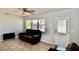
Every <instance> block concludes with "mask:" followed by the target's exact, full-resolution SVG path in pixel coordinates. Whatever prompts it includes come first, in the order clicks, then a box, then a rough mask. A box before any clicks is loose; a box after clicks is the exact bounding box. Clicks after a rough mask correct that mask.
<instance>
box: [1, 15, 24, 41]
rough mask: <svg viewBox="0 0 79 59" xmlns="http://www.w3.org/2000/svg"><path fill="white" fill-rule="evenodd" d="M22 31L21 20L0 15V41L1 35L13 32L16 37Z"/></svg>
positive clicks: (12, 16) (16, 17)
mask: <svg viewBox="0 0 79 59" xmlns="http://www.w3.org/2000/svg"><path fill="white" fill-rule="evenodd" d="M21 31H23V20H22V18H21V17H19V16H14V15H4V14H0V39H1V40H2V34H4V33H11V32H15V34H16V35H17V34H18V33H19V32H21Z"/></svg>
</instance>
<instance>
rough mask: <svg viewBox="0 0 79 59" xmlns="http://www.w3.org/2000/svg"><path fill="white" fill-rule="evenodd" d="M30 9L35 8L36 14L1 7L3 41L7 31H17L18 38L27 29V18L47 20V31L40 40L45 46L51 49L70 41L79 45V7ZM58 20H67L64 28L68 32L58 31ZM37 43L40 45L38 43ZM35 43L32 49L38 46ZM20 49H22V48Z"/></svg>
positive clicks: (0, 26)
mask: <svg viewBox="0 0 79 59" xmlns="http://www.w3.org/2000/svg"><path fill="white" fill-rule="evenodd" d="M26 9H27V8H26ZM28 9H29V10H35V12H34V13H35V14H33V15H29V14H28V15H26V14H25V13H24V12H23V11H22V10H19V8H7V9H6V8H4V9H2V8H1V9H0V41H1V42H3V41H5V40H3V34H6V33H15V37H16V38H18V34H19V33H21V32H25V31H26V21H27V20H42V19H43V20H45V25H44V26H45V29H44V30H45V31H44V32H42V35H41V39H40V41H42V42H44V43H45V44H44V45H45V46H46V45H47V47H45V46H43V47H44V48H46V49H49V48H51V47H53V45H57V46H59V47H67V45H68V44H69V43H76V44H78V45H79V39H78V38H79V36H78V32H79V27H78V26H79V24H78V21H79V20H78V19H79V17H78V15H79V9H78V8H31V9H30V8H28ZM57 20H65V21H66V22H65V23H66V24H63V25H64V26H65V27H64V28H65V29H64V30H65V31H66V32H64V33H62V31H61V33H60V32H58V28H57V26H58V24H57ZM8 41H9V40H8ZM14 42H16V41H14ZM14 42H12V41H11V42H10V43H11V44H15V43H14ZM25 43H27V42H25ZM1 44H2V43H1ZM16 44H17V42H16ZM16 44H15V45H16ZM19 44H20V42H19ZM40 44H43V43H40ZM49 44H50V45H51V46H49ZM27 45H28V44H27ZM35 45H37V46H38V43H37V44H35ZM35 45H33V46H30V47H31V50H32V48H34V47H35V48H36V47H37V46H35ZM39 46H40V45H39ZM16 47H17V46H16ZM16 47H14V46H13V48H12V50H13V49H15V48H16ZM24 47H25V46H24ZM30 47H27V48H30ZM8 48H9V47H8ZM8 48H7V50H9V49H8ZM18 49H19V50H20V48H18ZM37 49H38V50H40V49H42V50H43V48H39V47H37ZM4 50H5V49H4ZM24 50H25V48H24ZM35 50H36V49H35ZM27 51H28V49H27ZM32 51H33V50H32ZM36 51H37V50H36ZM46 51H47V50H46Z"/></svg>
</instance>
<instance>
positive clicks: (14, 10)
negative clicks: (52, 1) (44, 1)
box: [0, 8, 67, 16]
mask: <svg viewBox="0 0 79 59" xmlns="http://www.w3.org/2000/svg"><path fill="white" fill-rule="evenodd" d="M28 9H29V10H35V11H36V12H35V13H34V14H40V13H46V12H50V11H53V12H54V11H59V10H63V9H67V8H28ZM0 13H4V14H6V15H9V14H11V15H18V16H28V15H31V14H29V13H25V14H23V11H22V10H20V9H19V8H0Z"/></svg>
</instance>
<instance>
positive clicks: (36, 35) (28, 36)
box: [19, 29, 42, 44]
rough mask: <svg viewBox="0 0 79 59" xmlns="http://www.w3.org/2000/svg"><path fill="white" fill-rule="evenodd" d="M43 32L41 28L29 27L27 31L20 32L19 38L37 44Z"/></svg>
mask: <svg viewBox="0 0 79 59" xmlns="http://www.w3.org/2000/svg"><path fill="white" fill-rule="evenodd" d="M41 33H42V32H41V31H40V30H32V29H27V30H26V32H25V33H19V38H20V39H21V40H22V41H25V42H29V43H31V44H36V43H38V42H39V41H40V39H41Z"/></svg>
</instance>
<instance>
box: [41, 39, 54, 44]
mask: <svg viewBox="0 0 79 59" xmlns="http://www.w3.org/2000/svg"><path fill="white" fill-rule="evenodd" d="M41 41H42V42H46V43H48V44H51V45H55V44H54V43H52V42H48V41H45V40H41Z"/></svg>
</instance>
